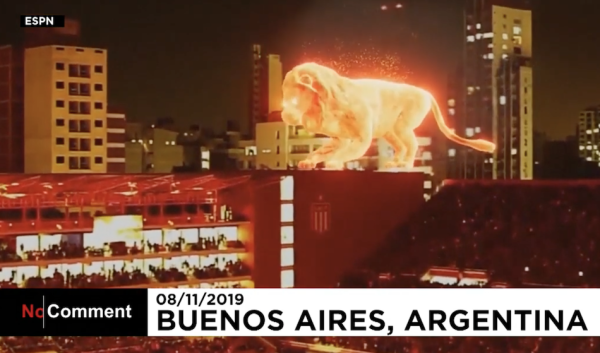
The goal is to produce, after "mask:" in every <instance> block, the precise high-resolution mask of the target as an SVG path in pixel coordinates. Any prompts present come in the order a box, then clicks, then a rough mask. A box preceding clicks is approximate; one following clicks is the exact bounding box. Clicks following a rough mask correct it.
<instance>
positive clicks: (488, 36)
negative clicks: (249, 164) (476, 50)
mask: <svg viewBox="0 0 600 353" xmlns="http://www.w3.org/2000/svg"><path fill="white" fill-rule="evenodd" d="M483 38H494V33H492V32H487V33H484V34H483Z"/></svg>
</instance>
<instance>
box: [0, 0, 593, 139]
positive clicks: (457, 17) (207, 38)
mask: <svg viewBox="0 0 600 353" xmlns="http://www.w3.org/2000/svg"><path fill="white" fill-rule="evenodd" d="M404 3H405V4H406V5H405V6H404V7H403V8H402V11H404V12H405V13H403V14H383V13H381V12H382V11H380V9H379V7H380V5H381V4H380V3H379V2H375V1H363V2H360V3H359V2H358V1H357V2H354V3H351V2H349V1H332V2H330V3H329V4H328V5H317V4H315V3H312V2H310V1H304V2H297V1H289V2H286V4H275V5H274V4H272V3H271V2H270V1H267V0H263V1H258V2H253V4H252V6H250V5H248V4H246V3H244V2H241V1H233V0H230V1H226V2H224V3H221V4H220V5H219V4H212V5H210V4H193V5H190V6H193V7H194V10H196V11H189V10H185V11H183V10H178V9H175V10H174V11H172V12H173V13H172V14H168V13H167V12H169V11H164V10H165V9H166V7H165V8H164V9H163V7H164V6H165V5H161V4H159V3H150V4H149V5H148V6H144V7H140V6H135V4H128V5H125V7H123V8H120V9H119V11H117V9H116V8H115V7H114V6H113V5H111V4H102V5H100V4H99V3H93V2H92V3H86V5H81V4H77V6H73V5H74V3H73V2H69V1H62V2H61V1H56V2H52V3H27V4H22V3H16V2H15V3H11V4H9V6H7V9H8V11H6V12H3V14H1V15H0V16H1V18H2V21H0V22H1V23H2V25H1V26H2V28H1V29H2V31H0V32H2V33H5V34H6V36H5V38H2V43H3V44H4V43H10V42H11V41H12V40H14V38H15V37H16V35H17V34H16V32H18V31H20V28H18V25H16V23H17V20H18V17H17V16H18V15H20V14H23V13H33V12H48V11H50V12H60V13H64V14H66V15H70V16H74V17H75V18H78V19H80V20H81V21H82V27H83V29H82V32H83V40H84V44H85V45H89V46H92V47H102V48H106V49H108V51H109V71H110V73H109V84H108V86H109V87H110V90H109V100H110V101H111V102H114V103H116V104H117V105H119V106H122V107H124V108H125V109H126V112H127V115H128V116H129V117H131V118H132V119H134V120H137V121H148V119H154V118H156V117H157V116H165V115H168V116H173V117H174V118H175V119H176V120H177V121H178V122H179V123H180V124H182V125H184V126H185V125H189V124H192V123H200V124H201V125H203V126H210V127H214V128H217V129H222V128H223V127H224V125H225V121H226V120H228V119H235V120H240V121H243V120H244V119H245V118H246V115H247V114H248V112H247V106H248V105H247V104H246V103H245V102H247V100H248V97H247V96H248V92H247V87H248V86H247V85H246V84H245V82H248V81H249V80H250V72H251V70H250V67H249V65H250V64H249V60H248V58H249V57H250V55H251V49H250V48H251V44H252V43H253V42H261V43H265V47H267V51H268V52H273V53H276V54H280V55H281V56H282V61H283V64H284V67H285V68H288V67H290V66H291V65H293V64H295V62H294V61H295V60H296V59H298V58H300V57H302V53H301V51H302V49H301V47H302V46H303V45H304V43H306V42H310V40H312V39H314V38H316V37H318V35H319V34H321V37H323V35H322V33H323V31H326V32H328V33H332V36H334V35H335V36H338V37H344V36H345V37H346V38H356V40H362V39H361V38H359V37H357V36H356V31H357V29H356V28H350V27H352V26H350V24H351V23H352V22H353V21H354V20H356V19H357V18H359V17H360V16H362V17H360V18H361V21H363V20H364V21H363V23H365V24H366V26H364V27H362V26H360V27H361V28H363V30H362V31H364V32H369V33H364V36H363V38H367V37H369V36H370V37H372V38H373V37H375V38H377V39H381V41H380V42H382V43H383V42H385V41H384V40H383V39H385V38H383V37H385V36H388V37H389V38H388V39H389V40H390V41H392V40H393V39H394V38H395V37H398V38H400V39H402V42H401V43H402V46H403V48H402V49H404V48H406V49H405V51H402V54H403V55H405V56H406V58H405V60H404V61H403V62H404V63H406V64H407V65H408V66H409V69H410V70H411V71H412V72H413V74H412V75H411V77H409V78H408V81H409V82H410V83H413V84H416V85H421V86H424V87H427V88H429V89H430V90H432V91H434V93H435V94H436V96H437V97H444V94H445V92H444V91H445V86H446V83H447V79H446V77H447V74H448V73H449V72H451V71H452V70H453V69H454V67H455V64H456V62H457V61H458V58H459V55H460V53H459V52H460V50H458V47H460V44H461V41H462V35H461V28H460V27H461V25H462V20H461V10H460V6H459V5H460V3H461V1H458V0H456V1H453V2H452V1H450V2H444V3H443V4H442V3H440V2H439V1H433V0H430V1H422V2H419V3H416V2H413V1H406V2H404ZM572 4H573V6H571V7H569V8H564V7H563V6H559V5H554V4H546V5H545V6H544V7H540V6H539V5H540V2H539V1H538V2H535V1H534V3H533V17H534V21H533V22H534V30H533V32H534V51H535V52H536V55H535V58H536V59H534V67H535V82H536V87H541V88H538V89H537V90H536V93H535V99H534V101H535V102H536V103H535V108H534V110H535V111H536V114H535V115H536V116H535V119H534V120H535V127H536V129H537V130H539V131H541V132H544V133H547V134H548V135H549V136H550V137H553V138H562V137H565V136H566V135H573V134H575V125H576V122H577V116H578V112H579V111H580V110H581V109H583V108H584V107H585V106H588V105H590V104H596V103H597V98H596V97H598V93H599V92H600V88H598V87H596V86H597V84H596V83H597V82H599V81H600V73H597V72H596V71H595V70H594V68H593V62H594V61H597V60H598V59H600V50H599V49H598V48H596V47H595V46H594V45H592V44H593V38H594V37H595V33H596V32H598V31H599V29H597V28H595V27H594V26H593V23H592V22H593V21H592V19H591V18H590V16H589V15H587V14H591V13H594V11H593V10H594V8H595V6H598V5H597V4H596V3H594V2H586V1H584V0H578V1H574V2H573V3H572ZM234 10H235V11H234ZM133 11H135V12H136V13H138V15H139V16H138V18H150V20H148V21H135V20H131V18H128V16H129V15H128V14H130V13H133ZM139 11H142V13H139ZM238 12H239V13H241V14H237V13H238ZM377 12H379V13H377ZM208 13H211V14H213V16H206V14H208ZM142 14H144V15H142ZM145 14H147V15H145ZM274 14H277V15H274ZM365 14H367V15H365ZM224 16H225V17H226V16H229V17H228V18H229V20H228V21H226V22H229V23H236V24H237V25H236V26H232V25H227V24H225V23H216V20H212V18H213V17H214V18H215V19H222V18H224ZM333 16H336V17H333ZM382 16H385V18H384V17H382ZM392 16H397V19H396V18H390V17H392ZM12 17H14V21H11V20H10V19H11V18H12ZM209 17H210V18H209ZM107 18H111V21H106V19H107ZM332 18H335V19H336V20H337V21H334V22H336V23H338V25H333V24H331V22H332V21H331V20H332ZM13 22H14V23H13ZM101 22H102V23H101ZM220 22H224V21H222V20H220ZM11 23H12V24H11ZM373 23H377V24H378V25H370V24H373ZM552 23H561V26H553V25H552V26H551V24H552ZM117 24H118V25H117ZM234 27H235V28H234ZM354 27H356V26H354ZM364 28H368V30H365V29H364ZM394 31H395V34H394V35H393V36H392V35H388V34H389V32H394ZM569 33H586V34H589V35H586V36H572V35H570V34H569ZM413 37H414V38H413ZM410 38H413V39H410ZM440 38H444V39H443V40H441V39H440ZM400 39H399V40H400ZM365 41H366V39H365ZM132 43H134V45H132ZM157 43H164V44H161V45H162V47H161V46H159V45H157ZM225 43H227V44H225ZM204 48H208V49H204ZM268 48H272V50H268ZM134 54H135V55H134ZM567 57H568V59H565V58H567ZM140 58H143V59H140ZM440 58H448V60H441V59H440ZM417 63H420V64H417ZM149 77H152V79H148V78H149ZM201 82H203V83H204V84H201ZM206 87H210V89H208V88H206ZM438 99H439V98H438Z"/></svg>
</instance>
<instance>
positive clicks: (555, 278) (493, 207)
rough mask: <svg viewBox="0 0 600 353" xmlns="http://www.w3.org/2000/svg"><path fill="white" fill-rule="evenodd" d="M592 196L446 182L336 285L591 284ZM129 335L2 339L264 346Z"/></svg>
mask: <svg viewBox="0 0 600 353" xmlns="http://www.w3.org/2000/svg"><path fill="white" fill-rule="evenodd" d="M599 199H600V183H597V182H584V181H577V182H536V183H522V182H505V183H502V182H493V183H492V182H457V181H453V182H447V183H446V184H445V186H444V187H443V188H442V189H441V190H440V192H439V193H438V194H437V195H435V196H434V197H433V198H432V199H431V200H430V201H429V202H427V203H426V205H425V206H424V207H423V208H422V209H421V210H420V211H419V212H418V213H417V214H415V215H414V216H413V217H412V218H411V220H410V221H409V222H408V223H406V224H403V225H400V226H399V228H398V229H397V230H396V231H395V232H394V233H393V234H391V235H390V237H389V239H388V241H387V242H386V243H385V244H384V245H383V246H382V248H381V249H380V250H379V251H377V252H376V253H374V254H373V256H372V258H371V259H370V260H369V261H367V262H365V263H364V264H363V265H362V266H360V267H358V268H357V269H356V271H353V272H350V273H348V274H347V275H346V276H345V277H344V278H341V279H340V284H339V286H340V287H345V288H353V287H354V288H365V287H367V288H381V287H388V288H389V287H391V288H414V287H442V286H444V287H446V286H470V287H475V288H477V287H483V286H491V287H560V286H583V287H597V286H598V285H599V283H600V262H598V261H597V260H596V256H595V254H596V253H597V248H598V246H599V244H598V241H599V240H600V239H599V238H600V233H598V231H597V230H598V229H599V228H598V226H599V223H600V203H598V200H599ZM80 339H81V340H80ZM129 339H132V338H110V339H108V338H101V337H98V338H95V341H93V342H92V343H90V342H88V341H85V340H83V339H82V338H78V339H75V338H59V337H52V338H41V337H39V338H31V337H29V338H24V337H7V338H4V339H3V347H2V349H3V350H4V351H9V352H14V353H19V352H29V353H32V352H48V351H55V352H69V353H70V352H101V351H111V352H169V353H171V352H173V353H175V352H178V353H179V352H185V353H192V352H205V353H210V352H215V353H216V352H225V351H228V352H231V351H234V350H236V349H243V350H246V349H249V350H250V349H251V350H256V351H261V350H265V349H266V348H265V347H266V346H267V344H265V345H260V344H257V343H256V342H258V340H253V341H252V342H253V344H246V343H244V344H240V345H238V346H237V348H235V349H232V348H231V344H230V343H228V340H217V342H216V343H214V341H210V340H206V339H201V338H199V339H197V340H192V341H187V340H182V339H181V338H179V339H177V338H173V339H172V340H161V341H159V340H153V339H141V338H140V339H133V340H134V345H133V346H127V347H126V346H124V345H120V344H121V343H123V342H130V341H128V340H129ZM105 340H107V341H105ZM270 341H271V342H274V345H275V346H276V350H277V351H279V352H282V353H304V352H326V353H342V352H346V353H358V352H367V353H440V352H444V353H547V352H548V353H555V352H556V353H558V352H569V353H595V352H600V339H599V338H597V337H589V338H568V337H565V338H538V337H523V338H502V337H467V338H457V337H444V338H399V337H384V338H373V337H371V338H368V337H351V338H349V337H307V338H281V339H278V340H270ZM73 342H77V343H73ZM116 342H119V343H116ZM123 344H125V343H123ZM127 344H130V343H127ZM69 347H71V348H69ZM74 347H79V348H74ZM82 347H83V348H82ZM111 347H116V348H111ZM130 347H135V348H130Z"/></svg>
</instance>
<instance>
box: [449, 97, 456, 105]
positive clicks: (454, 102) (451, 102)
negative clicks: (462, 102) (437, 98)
mask: <svg viewBox="0 0 600 353" xmlns="http://www.w3.org/2000/svg"><path fill="white" fill-rule="evenodd" d="M455 105H456V101H455V100H454V99H448V106H449V107H454V106H455Z"/></svg>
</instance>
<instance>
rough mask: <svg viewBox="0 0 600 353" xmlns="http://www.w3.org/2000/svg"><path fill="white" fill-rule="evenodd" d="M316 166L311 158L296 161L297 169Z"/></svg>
mask: <svg viewBox="0 0 600 353" xmlns="http://www.w3.org/2000/svg"><path fill="white" fill-rule="evenodd" d="M316 166H317V165H316V163H315V162H313V161H311V160H308V159H307V160H304V161H300V162H298V168H299V169H306V170H308V169H315V167H316Z"/></svg>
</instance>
